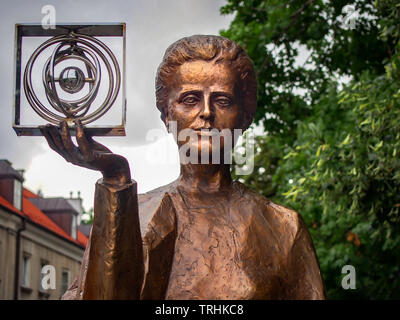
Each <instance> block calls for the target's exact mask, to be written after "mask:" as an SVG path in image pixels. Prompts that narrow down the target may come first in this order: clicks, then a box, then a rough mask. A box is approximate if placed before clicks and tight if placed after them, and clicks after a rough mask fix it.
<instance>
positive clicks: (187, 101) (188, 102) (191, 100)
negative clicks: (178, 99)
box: [182, 95, 199, 106]
mask: <svg viewBox="0 0 400 320" xmlns="http://www.w3.org/2000/svg"><path fill="white" fill-rule="evenodd" d="M198 101H199V99H198V98H197V97H196V96H193V95H190V96H186V97H185V98H183V100H182V102H183V103H184V104H186V105H189V106H194V105H195V104H196V103H197V102H198Z"/></svg>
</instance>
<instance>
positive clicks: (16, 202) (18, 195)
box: [14, 179, 22, 210]
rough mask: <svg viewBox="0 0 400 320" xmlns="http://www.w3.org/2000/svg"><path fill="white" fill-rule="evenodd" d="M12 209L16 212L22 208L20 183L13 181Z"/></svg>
mask: <svg viewBox="0 0 400 320" xmlns="http://www.w3.org/2000/svg"><path fill="white" fill-rule="evenodd" d="M14 207H15V208H17V209H18V210H21V208H22V183H21V181H19V180H16V179H15V180H14Z"/></svg>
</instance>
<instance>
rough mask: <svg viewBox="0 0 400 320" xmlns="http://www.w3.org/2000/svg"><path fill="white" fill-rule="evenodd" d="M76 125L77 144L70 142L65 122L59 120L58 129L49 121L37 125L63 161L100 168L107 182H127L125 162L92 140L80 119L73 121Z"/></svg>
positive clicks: (95, 168)
mask: <svg viewBox="0 0 400 320" xmlns="http://www.w3.org/2000/svg"><path fill="white" fill-rule="evenodd" d="M75 124H76V130H77V131H76V141H77V143H78V146H76V145H75V144H74V143H73V142H72V139H71V135H70V133H69V129H68V125H67V123H66V122H65V121H63V122H61V123H60V128H59V127H56V126H54V125H51V124H48V125H45V126H40V130H41V132H42V134H43V136H44V137H45V138H46V140H47V143H48V144H49V146H50V148H51V149H53V150H54V151H56V152H57V153H58V154H59V155H61V156H62V157H63V158H64V159H65V160H66V161H68V162H71V163H72V164H75V165H77V166H80V167H85V168H88V169H92V170H97V171H101V172H102V174H103V179H104V182H105V183H108V184H113V185H121V184H125V183H128V182H130V180H131V176H130V169H129V164H128V161H127V160H126V159H125V158H124V157H122V156H120V155H118V154H114V153H112V152H111V151H110V150H109V149H108V148H106V147H105V146H103V145H102V144H100V143H98V142H96V141H94V140H93V138H92V137H91V136H90V135H88V134H87V132H85V129H84V128H83V126H82V123H81V122H80V121H79V120H78V121H75Z"/></svg>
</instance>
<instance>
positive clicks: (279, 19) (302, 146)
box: [222, 0, 400, 299]
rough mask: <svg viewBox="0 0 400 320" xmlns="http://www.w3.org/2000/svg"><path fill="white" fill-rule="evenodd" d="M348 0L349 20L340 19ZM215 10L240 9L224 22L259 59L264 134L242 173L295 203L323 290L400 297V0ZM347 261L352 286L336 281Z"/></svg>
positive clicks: (234, 6)
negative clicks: (352, 11) (352, 18)
mask: <svg viewBox="0 0 400 320" xmlns="http://www.w3.org/2000/svg"><path fill="white" fill-rule="evenodd" d="M347 4H354V5H355V8H356V10H357V11H358V13H359V15H358V20H357V21H356V25H355V29H350V30H349V29H346V28H343V27H342V26H341V25H340V23H343V21H341V20H340V19H341V18H340V16H341V14H342V8H343V7H344V6H345V5H347ZM222 12H223V13H233V12H234V13H236V15H235V18H234V20H233V22H232V24H231V26H230V28H229V30H225V31H223V32H222V34H223V35H225V36H228V37H230V38H232V39H233V40H236V41H239V42H240V43H241V44H242V45H244V46H245V47H246V49H247V50H248V52H249V54H250V56H251V57H252V58H253V59H254V61H255V65H256V69H257V70H258V71H259V73H258V76H259V78H258V80H259V86H260V88H259V94H260V97H259V111H258V113H257V119H258V120H262V121H263V124H264V127H265V130H266V135H265V136H262V137H258V138H257V146H256V154H255V169H256V170H254V172H253V174H251V175H249V176H245V177H242V178H243V179H244V180H245V182H246V183H247V184H250V185H251V186H253V187H254V188H256V189H257V190H259V191H260V192H261V193H263V194H264V195H265V196H267V197H270V198H271V199H273V200H275V201H278V202H281V203H284V204H285V205H288V206H291V207H293V208H294V209H296V210H298V211H299V212H300V213H301V214H302V216H303V217H304V219H305V221H306V223H307V224H308V226H309V230H310V232H311V235H312V237H313V240H314V245H315V247H316V250H317V254H318V257H319V261H320V265H321V270H322V275H323V277H324V280H325V285H326V288H327V292H328V297H329V298H367V299H379V298H383V299H387V298H400V277H399V273H400V270H399V268H400V223H399V222H400V221H399V220H400V212H399V210H400V192H399V191H400V190H399V189H400V187H399V186H400V159H399V152H400V55H399V51H400V50H399V49H400V44H399V36H400V5H399V3H398V1H392V0H387V1H375V2H372V1H355V2H354V1H353V2H350V1H329V2H328V1H293V0H291V1H233V0H230V1H228V4H227V5H226V6H224V7H223V8H222ZM302 46H304V47H302ZM276 48H280V49H279V50H277V49H276ZM299 48H301V49H300V50H299ZM305 49H306V52H307V54H308V55H309V58H308V60H307V61H308V62H307V61H306V63H303V64H302V65H299V64H298V63H297V61H298V56H299V51H302V52H304V50H305ZM296 59H297V60H296ZM265 61H267V62H265ZM307 64H308V66H307ZM344 76H349V77H350V79H351V81H350V82H349V83H348V84H346V85H343V83H342V81H341V80H342V79H343V77H344ZM347 264H350V265H353V266H354V267H355V268H356V271H357V289H356V290H343V289H342V287H341V278H342V276H343V275H342V274H341V269H342V267H343V266H344V265H347Z"/></svg>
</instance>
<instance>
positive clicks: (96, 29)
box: [12, 22, 126, 136]
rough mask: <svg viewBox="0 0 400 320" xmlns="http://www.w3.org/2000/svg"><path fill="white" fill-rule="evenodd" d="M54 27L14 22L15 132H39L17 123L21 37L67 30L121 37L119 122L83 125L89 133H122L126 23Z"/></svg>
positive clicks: (123, 124) (123, 123) (93, 134)
mask: <svg viewBox="0 0 400 320" xmlns="http://www.w3.org/2000/svg"><path fill="white" fill-rule="evenodd" d="M55 27H56V28H55V29H51V28H49V29H45V28H43V27H42V25H41V24H16V25H15V47H14V50H15V53H14V59H15V60H14V70H15V72H14V83H15V87H14V98H15V99H14V113H13V121H12V127H13V129H14V130H15V132H16V133H17V135H18V136H41V135H42V133H41V132H40V129H39V128H38V127H35V126H29V125H21V122H20V116H21V96H20V95H21V80H22V74H21V71H22V70H21V68H22V66H21V56H22V38H24V37H54V36H59V35H63V34H68V33H69V32H71V31H74V32H78V33H81V34H85V35H88V36H97V37H122V50H123V51H122V66H120V70H121V88H120V92H119V93H118V96H120V95H121V94H122V106H121V108H122V119H121V124H120V125H111V126H107V125H101V126H96V125H93V126H91V127H87V128H86V129H85V131H86V132H88V133H89V134H90V135H92V136H125V135H126V132H125V123H126V54H125V50H126V24H125V23H124V22H122V23H96V24H72V23H68V24H57V25H55ZM70 133H71V135H76V130H75V128H74V127H70Z"/></svg>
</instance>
